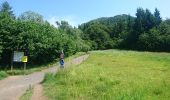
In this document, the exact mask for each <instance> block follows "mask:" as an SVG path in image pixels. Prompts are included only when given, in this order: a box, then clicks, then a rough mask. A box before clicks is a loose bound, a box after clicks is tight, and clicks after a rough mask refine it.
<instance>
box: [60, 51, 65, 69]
mask: <svg viewBox="0 0 170 100" xmlns="http://www.w3.org/2000/svg"><path fill="white" fill-rule="evenodd" d="M60 68H64V52H63V50H62V51H61V54H60Z"/></svg>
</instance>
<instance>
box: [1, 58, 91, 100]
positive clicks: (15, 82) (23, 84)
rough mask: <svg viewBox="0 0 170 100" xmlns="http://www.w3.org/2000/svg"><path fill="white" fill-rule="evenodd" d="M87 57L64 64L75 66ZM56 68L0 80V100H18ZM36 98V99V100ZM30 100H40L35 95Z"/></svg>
mask: <svg viewBox="0 0 170 100" xmlns="http://www.w3.org/2000/svg"><path fill="white" fill-rule="evenodd" d="M88 56H89V55H83V56H81V57H78V58H75V59H73V60H72V61H70V62H68V63H66V66H69V65H70V64H75V65H77V64H80V63H82V62H83V61H84V60H86V59H87V58H88ZM57 68H58V67H57V66H54V67H51V68H49V69H46V70H43V71H41V72H35V73H33V74H30V75H25V76H10V77H8V78H6V79H4V80H1V81H0V100H19V97H20V96H22V94H23V93H24V92H25V91H26V89H27V88H29V87H30V86H35V85H37V84H39V83H41V82H42V80H43V79H44V75H45V73H48V72H52V73H56V72H57ZM35 89H36V88H35ZM39 89H40V90H39ZM37 90H39V91H38V92H39V93H40V91H41V86H39V87H38V88H37ZM37 90H35V92H34V93H35V94H36V91H37ZM41 93H42V92H41ZM35 94H33V95H35ZM40 95H41V94H40ZM37 97H38V99H36V98H37ZM32 100H40V99H39V96H37V95H35V99H34V97H32Z"/></svg>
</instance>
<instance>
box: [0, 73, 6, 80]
mask: <svg viewBox="0 0 170 100" xmlns="http://www.w3.org/2000/svg"><path fill="white" fill-rule="evenodd" d="M7 76H8V74H7V73H6V72H5V71H0V80H1V79H4V78H6V77H7Z"/></svg>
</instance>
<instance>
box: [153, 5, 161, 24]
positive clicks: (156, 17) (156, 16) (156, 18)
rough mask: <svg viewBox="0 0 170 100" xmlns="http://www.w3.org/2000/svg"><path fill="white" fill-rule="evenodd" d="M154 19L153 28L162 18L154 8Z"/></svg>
mask: <svg viewBox="0 0 170 100" xmlns="http://www.w3.org/2000/svg"><path fill="white" fill-rule="evenodd" d="M154 17H155V26H158V25H159V24H160V23H161V22H162V18H161V17H160V12H159V10H158V9H157V8H155V12H154Z"/></svg>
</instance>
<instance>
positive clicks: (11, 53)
mask: <svg viewBox="0 0 170 100" xmlns="http://www.w3.org/2000/svg"><path fill="white" fill-rule="evenodd" d="M13 54H14V53H13V51H12V53H11V72H12V71H13Z"/></svg>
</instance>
